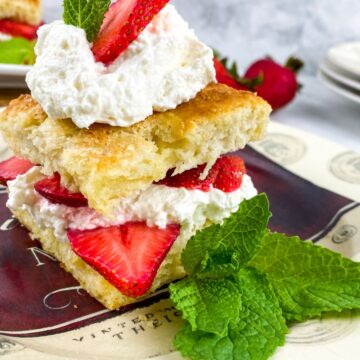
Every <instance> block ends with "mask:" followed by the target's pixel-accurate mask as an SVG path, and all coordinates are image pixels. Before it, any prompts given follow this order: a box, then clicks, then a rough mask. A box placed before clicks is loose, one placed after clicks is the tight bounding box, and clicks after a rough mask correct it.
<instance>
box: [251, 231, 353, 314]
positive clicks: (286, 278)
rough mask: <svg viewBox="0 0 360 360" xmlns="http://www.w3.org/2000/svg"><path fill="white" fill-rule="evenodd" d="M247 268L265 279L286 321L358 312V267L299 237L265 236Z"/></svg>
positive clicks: (338, 255) (340, 256)
mask: <svg viewBox="0 0 360 360" xmlns="http://www.w3.org/2000/svg"><path fill="white" fill-rule="evenodd" d="M249 265H250V266H253V267H255V268H257V269H258V270H259V271H261V272H263V273H265V274H266V275H267V278H268V279H269V281H270V282H271V283H272V285H273V287H274V289H275V292H276V295H277V297H278V299H279V301H280V305H281V307H282V309H283V312H284V315H285V317H286V319H287V320H289V321H294V320H295V321H304V320H306V319H309V318H312V317H316V316H319V315H321V313H323V312H325V311H341V310H343V309H353V308H360V264H359V263H355V262H353V261H351V260H349V259H346V258H344V257H343V256H342V255H340V254H337V253H334V252H332V251H330V250H328V249H325V248H323V247H320V246H316V245H313V244H312V243H310V242H303V241H301V240H300V239H299V238H298V237H287V236H285V235H282V234H267V235H266V236H265V237H264V242H263V245H262V247H261V249H260V250H259V251H258V253H257V254H256V256H255V257H254V258H253V259H252V260H251V261H250V263H249Z"/></svg>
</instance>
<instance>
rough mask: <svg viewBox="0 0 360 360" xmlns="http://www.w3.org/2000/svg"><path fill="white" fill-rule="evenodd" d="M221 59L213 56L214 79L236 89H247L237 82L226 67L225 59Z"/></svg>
mask: <svg viewBox="0 0 360 360" xmlns="http://www.w3.org/2000/svg"><path fill="white" fill-rule="evenodd" d="M223 61H224V60H223ZM223 61H221V60H219V59H218V58H217V57H214V67H215V71H216V80H217V81H218V82H219V83H220V84H225V85H228V86H230V87H232V88H234V89H237V90H248V88H247V87H246V86H244V85H241V84H239V83H238V82H237V80H236V78H235V77H234V76H233V75H232V74H231V73H230V72H229V71H228V69H227V68H226V60H225V63H224V62H223Z"/></svg>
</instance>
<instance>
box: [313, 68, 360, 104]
mask: <svg viewBox="0 0 360 360" xmlns="http://www.w3.org/2000/svg"><path fill="white" fill-rule="evenodd" d="M317 75H318V78H319V79H320V80H321V81H322V82H323V84H324V85H326V86H327V87H328V88H329V89H331V90H333V91H335V92H336V93H337V94H339V95H342V96H343V97H346V98H347V99H348V100H351V101H353V102H355V103H358V104H360V91H359V95H357V94H354V93H353V92H352V91H351V90H348V89H347V88H346V87H344V86H341V85H340V84H337V82H336V81H335V80H333V79H331V78H329V76H327V75H326V74H324V72H323V71H321V70H319V71H318V74H317Z"/></svg>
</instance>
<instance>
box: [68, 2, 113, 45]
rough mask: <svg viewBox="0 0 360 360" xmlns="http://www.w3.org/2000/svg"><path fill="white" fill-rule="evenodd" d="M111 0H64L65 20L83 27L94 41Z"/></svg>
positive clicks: (89, 39)
mask: <svg viewBox="0 0 360 360" xmlns="http://www.w3.org/2000/svg"><path fill="white" fill-rule="evenodd" d="M110 2H111V0H64V14H63V18H64V22H65V24H68V25H74V26H77V27H79V28H82V29H84V30H85V32H86V36H87V39H88V41H89V42H92V41H93V40H94V39H95V38H96V35H97V34H98V32H99V29H100V27H101V24H102V23H103V21H104V15H105V13H106V11H107V10H108V9H109V6H110Z"/></svg>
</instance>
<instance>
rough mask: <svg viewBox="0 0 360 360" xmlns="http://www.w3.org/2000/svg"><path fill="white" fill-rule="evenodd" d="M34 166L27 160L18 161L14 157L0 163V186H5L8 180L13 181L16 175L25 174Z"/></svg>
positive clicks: (18, 159)
mask: <svg viewBox="0 0 360 360" xmlns="http://www.w3.org/2000/svg"><path fill="white" fill-rule="evenodd" d="M33 166H34V164H33V163H31V162H30V161H28V160H25V159H20V158H18V157H16V156H13V157H11V158H10V159H8V160H5V161H3V162H1V163H0V184H2V185H6V183H7V182H8V181H10V180H14V179H15V178H16V177H17V176H18V175H21V174H25V173H26V172H28V171H29V170H30V169H31V168H32V167H33Z"/></svg>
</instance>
